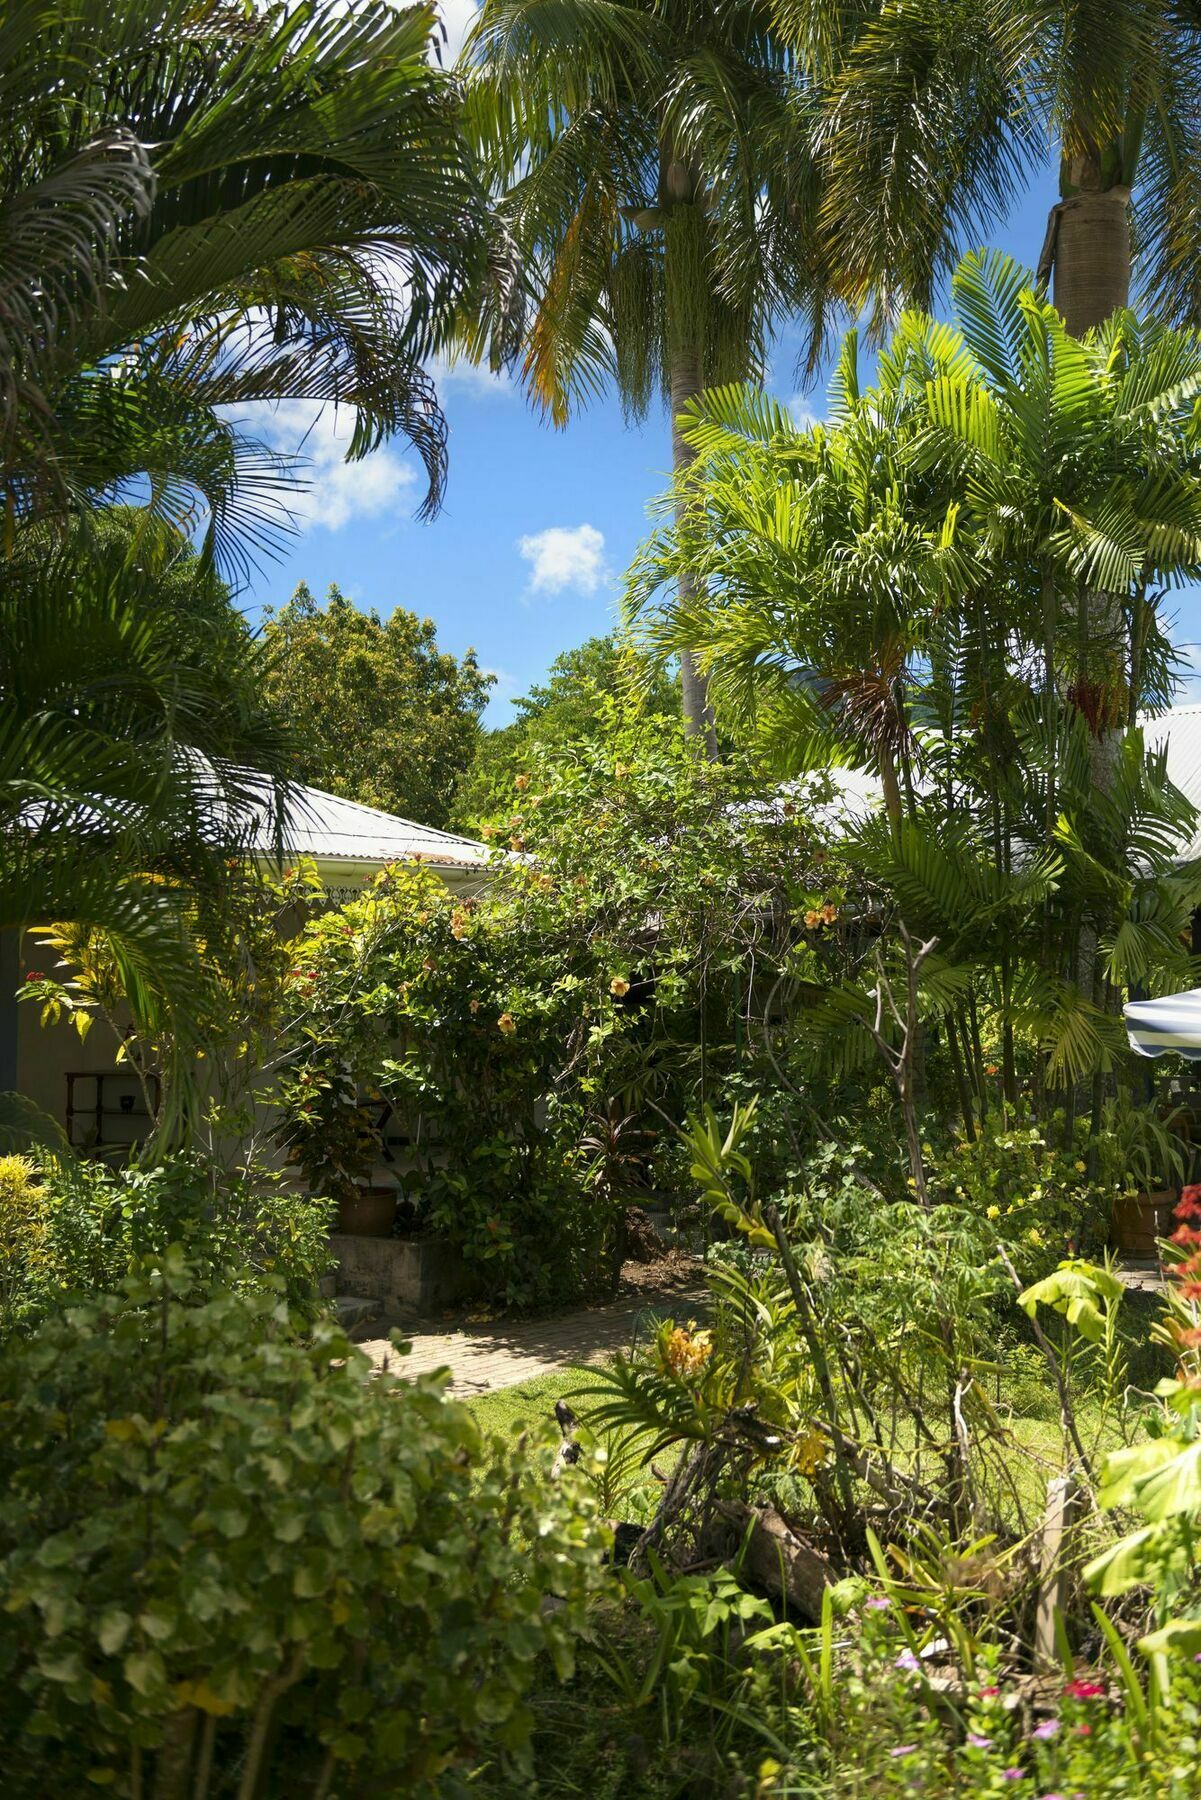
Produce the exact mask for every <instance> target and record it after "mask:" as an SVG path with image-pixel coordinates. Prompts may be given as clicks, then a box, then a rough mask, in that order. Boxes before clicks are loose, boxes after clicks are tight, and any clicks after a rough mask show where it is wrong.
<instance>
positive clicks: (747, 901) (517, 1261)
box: [283, 722, 838, 1303]
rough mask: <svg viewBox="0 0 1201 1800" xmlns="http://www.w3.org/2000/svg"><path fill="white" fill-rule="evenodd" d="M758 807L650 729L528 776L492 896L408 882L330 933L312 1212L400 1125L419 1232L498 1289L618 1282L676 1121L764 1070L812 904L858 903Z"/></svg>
mask: <svg viewBox="0 0 1201 1800" xmlns="http://www.w3.org/2000/svg"><path fill="white" fill-rule="evenodd" d="M676 735H678V734H676ZM614 758H615V759H616V760H614ZM627 758H628V759H629V760H626V759H627ZM745 794H746V786H745V776H744V775H743V773H742V772H741V771H740V770H739V769H738V768H737V767H736V766H732V767H729V768H726V769H715V768H711V767H710V765H708V763H707V762H706V761H705V760H704V759H699V760H698V759H697V758H696V757H695V756H694V755H693V754H692V753H691V751H689V750H688V749H687V748H682V747H681V746H680V745H679V744H678V743H672V742H670V741H669V742H668V743H666V744H665V743H664V742H663V738H662V735H661V733H660V732H659V730H658V729H657V727H656V726H655V724H654V723H653V722H652V724H651V725H650V726H645V725H644V726H640V727H632V728H630V729H629V730H627V732H626V733H625V735H624V736H620V735H619V736H618V737H617V738H616V739H615V740H613V741H612V742H611V743H610V744H609V745H608V746H606V747H605V748H603V749H601V748H596V749H590V748H589V747H587V746H580V747H579V748H578V749H577V750H576V752H575V754H574V756H573V757H571V758H570V759H563V760H560V761H557V762H556V761H553V760H552V761H549V762H548V763H546V764H543V765H541V766H539V765H538V764H537V763H535V764H534V765H533V766H532V767H531V769H530V770H528V771H527V772H524V773H522V774H520V775H518V776H517V777H516V778H515V782H514V786H513V790H512V794H511V799H510V806H511V809H512V810H511V812H510V815H509V818H508V820H507V821H506V823H505V825H504V826H503V828H501V831H500V832H499V833H498V832H497V830H496V828H495V827H492V826H487V827H485V831H486V832H487V833H488V834H489V835H490V836H491V837H492V838H493V839H494V841H495V843H496V845H497V855H496V860H495V864H494V867H493V870H492V873H491V879H490V881H489V884H488V886H487V888H486V890H485V891H484V892H482V893H480V894H478V895H476V896H472V897H464V896H463V895H461V894H458V893H453V892H448V891H447V889H446V888H444V887H443V885H442V884H441V883H440V882H439V881H438V879H437V878H436V877H435V876H434V875H433V874H432V873H430V872H428V871H425V870H422V869H421V868H420V867H418V868H415V869H413V868H401V867H397V868H394V869H391V870H388V871H385V872H384V873H383V874H381V875H380V876H379V877H377V878H376V880H375V881H374V882H373V884H372V886H371V888H370V889H369V890H368V891H367V892H366V893H365V895H364V898H363V899H362V900H361V901H358V902H352V903H351V904H349V905H348V906H346V907H344V908H342V909H340V910H338V911H335V912H330V913H328V914H326V915H325V916H324V917H322V918H320V919H317V920H314V921H313V922H312V923H311V924H310V925H309V926H308V927H307V929H306V930H305V931H304V932H303V933H302V934H301V936H300V937H299V938H298V939H297V941H296V945H295V950H294V964H293V974H292V978H291V991H292V993H293V995H294V1003H293V1023H292V1025H291V1028H290V1039H291V1043H292V1046H293V1049H292V1053H291V1055H290V1056H289V1059H288V1063H287V1067H286V1071H285V1075H284V1082H283V1090H284V1118H285V1137H286V1140H287V1142H288V1144H289V1145H290V1147H291V1151H292V1154H293V1156H294V1158H295V1159H296V1160H297V1161H298V1162H299V1164H300V1166H301V1168H302V1169H303V1171H304V1173H305V1176H306V1179H307V1182H308V1185H309V1186H310V1188H311V1189H312V1191H314V1192H316V1193H323V1194H328V1195H330V1196H331V1197H334V1198H340V1197H341V1196H342V1195H344V1194H345V1193H346V1192H347V1190H348V1189H352V1188H353V1187H354V1186H356V1185H357V1184H360V1183H363V1182H365V1181H366V1180H368V1179H369V1178H370V1177H371V1174H372V1171H373V1168H374V1167H375V1164H376V1162H377V1161H378V1160H379V1157H380V1139H379V1134H378V1129H377V1126H378V1120H379V1116H380V1112H381V1109H382V1111H383V1113H384V1116H385V1117H387V1118H388V1119H390V1120H391V1121H392V1123H391V1124H390V1126H389V1127H388V1129H390V1130H392V1131H394V1132H395V1131H399V1133H400V1136H401V1137H402V1138H403V1139H405V1140H406V1141H407V1142H408V1143H409V1144H410V1145H411V1146H412V1147H413V1148H412V1151H411V1153H410V1166H409V1167H407V1168H405V1169H404V1170H403V1171H402V1173H401V1175H400V1180H401V1184H402V1187H403V1190H404V1194H405V1197H406V1200H407V1202H408V1203H409V1206H410V1207H411V1208H412V1210H413V1212H414V1214H415V1216H416V1219H417V1220H418V1221H421V1222H425V1223H427V1224H431V1225H432V1226H433V1227H434V1228H435V1229H436V1231H437V1232H438V1233H439V1234H440V1235H442V1236H443V1237H445V1238H448V1239H449V1240H450V1241H451V1242H453V1243H454V1244H455V1245H457V1246H458V1247H459V1249H460V1250H461V1251H462V1253H463V1254H464V1255H465V1256H466V1257H467V1258H468V1259H469V1262H470V1263H471V1264H472V1265H473V1267H474V1269H475V1271H476V1274H477V1280H478V1281H479V1283H480V1285H482V1286H484V1287H485V1288H486V1290H487V1291H489V1292H490V1293H493V1294H499V1295H501V1296H503V1297H506V1298H508V1299H509V1300H512V1301H524V1302H526V1303H528V1302H529V1301H530V1300H532V1299H546V1298H549V1297H550V1296H551V1295H556V1296H559V1297H563V1296H565V1295H566V1294H568V1293H571V1292H573V1291H580V1290H581V1289H583V1290H587V1289H589V1288H590V1287H595V1286H596V1285H597V1284H598V1283H600V1284H602V1285H603V1284H604V1283H606V1282H608V1281H610V1280H611V1279H612V1278H613V1276H614V1275H615V1273H616V1268H617V1267H619V1266H620V1261H621V1248H622V1239H621V1220H622V1215H623V1211H624V1207H625V1205H626V1204H627V1203H628V1202H629V1201H630V1200H631V1199H633V1198H637V1197H642V1198H646V1197H647V1196H648V1194H649V1193H650V1191H651V1190H652V1189H654V1190H657V1191H658V1192H659V1193H660V1194H661V1195H664V1194H665V1193H666V1191H668V1190H669V1189H670V1187H671V1185H672V1183H673V1181H674V1180H675V1172H674V1171H675V1164H676V1162H677V1160H678V1159H677V1158H676V1156H675V1153H674V1148H673V1142H672V1138H671V1136H670V1134H668V1135H667V1137H666V1139H665V1138H664V1134H663V1130H662V1125H663V1120H664V1118H666V1119H667V1120H671V1119H672V1118H675V1117H679V1116H680V1115H681V1113H682V1112H684V1111H686V1110H687V1108H688V1107H689V1106H690V1105H694V1104H699V1103H703V1102H704V1100H705V1099H706V1098H707V1097H708V1096H709V1095H710V1094H711V1093H713V1092H716V1091H718V1089H719V1087H720V1086H721V1085H722V1084H723V1083H724V1082H726V1081H727V1080H729V1079H731V1078H732V1077H736V1074H737V1071H738V1070H739V1068H740V1067H743V1068H744V1072H745V1073H746V1074H749V1069H750V1066H751V1063H752V1062H753V1061H754V1060H755V1058H756V1055H757V1051H756V1041H757V1040H756V1025H755V1023H754V1021H757V1020H758V1019H759V1017H760V1016H761V1014H762V1012H763V1009H764V1008H765V1007H766V1006H767V1005H768V1004H769V1001H770V995H771V990H772V988H773V985H774V984H775V983H776V982H777V981H778V980H779V977H780V971H781V968H782V964H783V960H784V958H785V957H786V955H787V952H788V948H789V944H790V942H791V941H792V937H793V931H792V930H790V928H789V927H788V926H787V925H786V924H784V922H783V921H784V915H785V913H786V910H787V908H788V906H789V904H790V902H791V903H795V900H796V898H797V897H798V896H799V897H801V898H804V897H805V896H808V898H809V900H810V902H811V906H810V910H812V905H814V904H820V905H828V904H830V901H829V896H830V895H831V893H836V892H838V889H837V875H836V869H835V867H834V866H833V865H832V864H828V863H827V862H826V861H825V857H826V849H825V845H824V841H823V837H822V834H821V832H820V830H818V829H815V828H814V826H813V825H812V823H811V822H810V821H809V820H808V819H807V818H806V817H805V816H804V815H803V814H802V813H801V812H800V811H799V810H798V809H797V808H795V807H792V808H790V810H789V813H788V814H783V813H779V814H777V813H775V812H774V811H766V812H765V811H760V810H759V809H755V808H747V807H745V806H744V805H740V804H739V802H740V801H742V800H743V798H744V796H745ZM615 845H620V846H621V857H620V859H619V860H616V861H615V855H614V846H615ZM819 884H820V885H819ZM835 910H836V909H835V908H834V907H833V906H831V912H832V913H833V912H834V911H835ZM802 929H803V928H802ZM752 959H753V960H752ZM748 966H749V967H751V968H753V970H754V975H753V978H752V979H750V980H748V978H747V975H746V973H745V971H746V970H747V969H748ZM551 1241H553V1243H554V1246H555V1248H554V1254H553V1255H552V1256H548V1255H547V1254H546V1246H547V1244H548V1242H551ZM615 1259H616V1260H615Z"/></svg>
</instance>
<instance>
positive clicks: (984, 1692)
mask: <svg viewBox="0 0 1201 1800" xmlns="http://www.w3.org/2000/svg"><path fill="white" fill-rule="evenodd" d="M1000 1691H1001V1690H1000V1688H999V1687H987V1688H981V1689H980V1698H981V1700H995V1699H996V1697H997V1695H998V1694H999V1693H1000Z"/></svg>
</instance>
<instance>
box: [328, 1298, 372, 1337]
mask: <svg viewBox="0 0 1201 1800" xmlns="http://www.w3.org/2000/svg"><path fill="white" fill-rule="evenodd" d="M383 1310H384V1306H383V1301H382V1300H372V1299H371V1298H370V1297H369V1296H368V1295H366V1294H335V1295H334V1311H335V1312H336V1313H337V1315H338V1323H339V1325H340V1326H341V1327H342V1329H343V1331H353V1330H354V1329H355V1328H356V1326H359V1325H367V1324H369V1323H370V1321H371V1320H372V1319H376V1318H378V1317H379V1315H380V1313H381V1312H383Z"/></svg>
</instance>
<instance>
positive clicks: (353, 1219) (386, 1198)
mask: <svg viewBox="0 0 1201 1800" xmlns="http://www.w3.org/2000/svg"><path fill="white" fill-rule="evenodd" d="M399 1199H400V1189H399V1188H398V1187H395V1186H391V1185H386V1184H384V1183H383V1182H380V1183H372V1184H370V1185H364V1186H361V1187H360V1186H355V1187H346V1188H343V1189H342V1191H341V1192H340V1193H339V1195H338V1230H339V1231H340V1232H342V1233H344V1235H345V1236H346V1237H370V1238H386V1237H391V1236H392V1227H393V1225H394V1224H395V1223H396V1207H397V1204H398V1202H399Z"/></svg>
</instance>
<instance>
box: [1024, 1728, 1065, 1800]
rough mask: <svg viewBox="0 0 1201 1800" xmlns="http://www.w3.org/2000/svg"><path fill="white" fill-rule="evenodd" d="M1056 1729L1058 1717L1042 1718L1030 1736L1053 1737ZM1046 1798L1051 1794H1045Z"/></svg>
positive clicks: (1049, 1798) (1048, 1798)
mask: <svg viewBox="0 0 1201 1800" xmlns="http://www.w3.org/2000/svg"><path fill="white" fill-rule="evenodd" d="M1058 1730H1059V1720H1058V1719H1044V1720H1043V1722H1042V1724H1041V1725H1036V1726H1035V1727H1034V1730H1033V1731H1032V1732H1031V1734H1030V1735H1031V1737H1036V1738H1044V1739H1045V1738H1053V1737H1054V1736H1055V1733H1056V1732H1057V1731H1058ZM1046 1800H1051V1796H1047V1797H1046Z"/></svg>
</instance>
